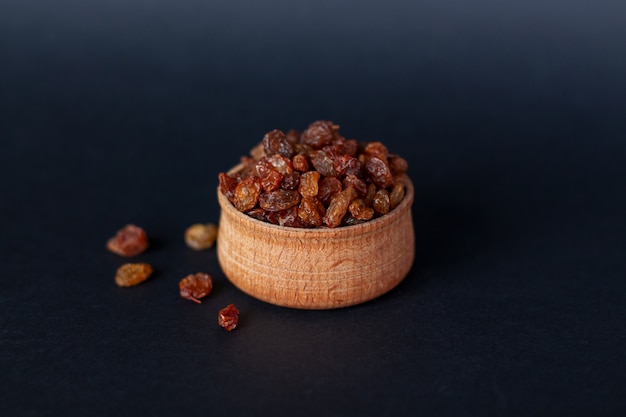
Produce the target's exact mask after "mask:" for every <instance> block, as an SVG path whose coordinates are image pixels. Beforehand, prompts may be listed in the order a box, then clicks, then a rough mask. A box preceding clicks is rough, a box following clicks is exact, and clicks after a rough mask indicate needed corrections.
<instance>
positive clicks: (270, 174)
mask: <svg viewBox="0 0 626 417" xmlns="http://www.w3.org/2000/svg"><path fill="white" fill-rule="evenodd" d="M257 168H259V167H257ZM257 171H258V172H262V173H263V175H259V178H260V179H261V185H262V186H263V191H265V192H266V193H269V192H271V191H276V190H278V189H279V188H280V184H281V183H282V182H283V179H284V178H285V177H284V176H283V174H281V173H280V172H278V171H275V170H273V169H271V168H267V167H264V166H263V167H261V168H260V169H257Z"/></svg>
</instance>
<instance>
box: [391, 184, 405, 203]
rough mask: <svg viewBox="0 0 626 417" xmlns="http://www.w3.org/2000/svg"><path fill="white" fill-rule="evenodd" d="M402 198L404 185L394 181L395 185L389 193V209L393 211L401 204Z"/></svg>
mask: <svg viewBox="0 0 626 417" xmlns="http://www.w3.org/2000/svg"><path fill="white" fill-rule="evenodd" d="M403 198H404V184H402V182H400V181H396V183H395V185H394V186H393V188H392V189H391V193H389V207H390V208H391V209H392V210H393V209H395V208H396V207H398V205H399V204H400V203H401V202H402V199H403Z"/></svg>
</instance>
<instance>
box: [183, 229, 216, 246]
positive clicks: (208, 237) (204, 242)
mask: <svg viewBox="0 0 626 417" xmlns="http://www.w3.org/2000/svg"><path fill="white" fill-rule="evenodd" d="M216 238H217V226H216V225H214V224H213V223H207V224H199V223H198V224H193V225H191V226H189V227H188V228H187V230H185V243H186V244H187V246H189V247H190V248H191V249H194V250H204V249H208V248H210V247H211V246H213V244H214V243H215V239H216Z"/></svg>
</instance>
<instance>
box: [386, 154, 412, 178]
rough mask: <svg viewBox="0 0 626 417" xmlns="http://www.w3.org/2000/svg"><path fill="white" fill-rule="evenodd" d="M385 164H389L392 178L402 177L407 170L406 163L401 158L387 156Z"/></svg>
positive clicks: (407, 165)
mask: <svg viewBox="0 0 626 417" xmlns="http://www.w3.org/2000/svg"><path fill="white" fill-rule="evenodd" d="M387 162H388V163H389V170H390V171H391V174H392V175H393V176H394V177H398V176H401V175H404V174H406V172H407V171H408V170H409V164H408V162H407V161H406V159H404V158H403V157H401V156H398V155H389V157H388V158H387Z"/></svg>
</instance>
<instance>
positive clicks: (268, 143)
mask: <svg viewBox="0 0 626 417" xmlns="http://www.w3.org/2000/svg"><path fill="white" fill-rule="evenodd" d="M262 143H263V150H264V151H265V155H274V154H280V155H282V156H284V157H286V158H291V156H292V155H293V153H294V150H293V146H291V143H290V142H289V141H288V140H287V137H286V136H285V134H284V133H283V132H282V131H280V130H272V131H271V132H269V133H267V134H266V135H265V136H263V142H262Z"/></svg>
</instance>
